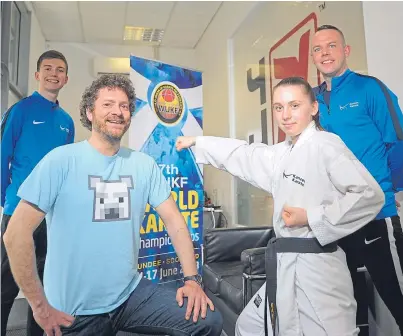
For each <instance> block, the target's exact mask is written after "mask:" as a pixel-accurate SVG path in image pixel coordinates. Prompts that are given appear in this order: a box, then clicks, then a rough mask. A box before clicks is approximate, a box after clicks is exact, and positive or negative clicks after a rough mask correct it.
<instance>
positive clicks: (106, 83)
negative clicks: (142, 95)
mask: <svg viewBox="0 0 403 336" xmlns="http://www.w3.org/2000/svg"><path fill="white" fill-rule="evenodd" d="M104 88H108V89H120V90H122V91H123V92H124V93H126V95H127V98H128V100H129V110H130V115H131V116H133V113H134V109H135V101H136V93H135V91H134V86H133V83H132V81H131V80H130V79H129V78H127V77H126V76H124V75H117V74H106V75H102V76H100V77H98V78H97V79H96V80H94V81H93V82H92V83H91V85H90V86H88V87H87V88H86V89H85V91H84V93H83V96H82V98H81V102H80V120H81V123H82V125H83V126H84V127H85V128H87V129H89V130H90V131H91V130H92V123H91V121H90V120H89V119H88V117H87V110H89V111H91V112H92V111H94V107H95V101H96V100H97V98H98V94H99V90H101V89H104Z"/></svg>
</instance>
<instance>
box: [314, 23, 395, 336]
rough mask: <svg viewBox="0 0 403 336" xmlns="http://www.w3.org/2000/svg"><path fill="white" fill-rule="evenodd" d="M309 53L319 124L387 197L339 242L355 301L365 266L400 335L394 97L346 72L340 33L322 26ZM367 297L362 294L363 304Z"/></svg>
mask: <svg viewBox="0 0 403 336" xmlns="http://www.w3.org/2000/svg"><path fill="white" fill-rule="evenodd" d="M311 52H312V59H313V62H314V64H315V66H316V67H317V69H318V70H319V71H320V72H321V73H322V75H323V77H324V79H325V81H324V82H323V83H322V84H321V85H320V86H319V87H317V88H315V92H316V95H317V99H318V102H319V111H320V122H321V125H322V126H323V127H324V129H326V130H327V131H330V132H333V133H335V134H337V135H339V136H340V137H341V139H342V140H343V141H344V142H345V143H346V145H347V146H348V147H349V148H350V150H351V151H352V152H353V153H354V154H355V156H356V157H357V158H358V159H359V160H360V161H361V162H362V163H363V164H364V165H365V167H366V168H367V169H368V171H369V172H370V173H371V174H372V175H373V177H374V178H375V179H376V181H377V182H378V183H379V185H380V186H381V188H382V189H383V191H384V193H385V198H386V201H385V205H384V207H383V209H382V210H381V212H380V213H379V214H378V216H377V217H376V219H375V220H373V221H372V222H370V223H368V224H367V225H366V226H364V227H363V228H362V229H361V230H359V231H358V232H356V233H354V234H352V235H350V236H348V237H346V238H345V239H343V240H341V241H340V242H339V245H340V246H341V247H342V248H343V249H344V251H345V252H346V257H347V263H348V265H349V268H350V272H351V275H352V278H353V283H354V290H355V294H356V298H357V301H358V302H359V301H360V295H359V294H358V293H359V291H360V290H361V291H363V288H362V287H361V286H365V284H364V285H363V284H360V283H359V277H357V276H358V274H357V268H358V267H359V266H362V265H365V267H366V268H367V270H368V272H369V274H370V276H371V278H372V281H373V283H374V285H375V287H376V289H377V291H378V292H379V295H380V296H381V298H382V300H383V301H384V302H385V304H386V306H387V307H388V309H389V310H390V312H391V313H392V315H393V317H394V318H395V320H396V322H397V324H398V326H399V328H400V331H401V333H402V335H403V309H402V307H403V295H402V291H401V289H400V286H399V282H398V277H400V276H401V272H402V261H403V234H402V227H401V225H400V219H399V217H398V213H397V207H396V201H395V191H396V190H395V189H394V186H393V183H392V174H391V169H390V167H389V165H388V156H389V153H390V149H391V148H394V146H395V145H396V144H398V134H399V132H401V129H399V127H401V125H403V114H402V111H401V110H400V108H399V105H398V101H397V97H396V95H395V94H393V93H392V92H391V91H390V90H389V89H388V88H387V87H386V86H385V85H384V84H383V83H382V82H380V81H379V80H378V79H376V78H373V77H370V76H364V75H360V74H358V73H355V72H353V71H351V70H350V69H348V66H347V62H346V59H347V57H348V55H349V53H350V47H349V46H348V45H346V43H345V40H344V36H343V33H342V32H341V31H340V30H339V29H337V28H336V27H333V26H328V25H326V26H322V27H320V28H319V29H318V31H317V32H316V33H315V36H314V38H313V41H312V50H311ZM396 120H397V121H398V123H396ZM399 125H400V126H399ZM402 155H403V154H402ZM399 169H401V168H399ZM395 174H396V172H395ZM398 174H399V173H398ZM400 174H403V171H401V172H400ZM396 250H397V253H396ZM399 259H400V263H399ZM360 287H361V288H360ZM365 296H366V293H365V289H364V300H365ZM365 309H366V308H365Z"/></svg>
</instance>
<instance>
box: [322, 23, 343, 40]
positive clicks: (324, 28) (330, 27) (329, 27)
mask: <svg viewBox="0 0 403 336" xmlns="http://www.w3.org/2000/svg"><path fill="white" fill-rule="evenodd" d="M328 29H330V30H335V31H337V32H338V33H339V34H340V35H341V38H342V39H343V43H346V39H345V38H344V34H343V32H342V31H341V30H340V29H339V28H337V27H335V26H332V25H322V26H320V27H319V28H318V30H317V31H321V30H328Z"/></svg>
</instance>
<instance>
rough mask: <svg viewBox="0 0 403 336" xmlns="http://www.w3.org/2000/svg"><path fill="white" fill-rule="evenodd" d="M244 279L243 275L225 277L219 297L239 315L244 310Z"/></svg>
mask: <svg viewBox="0 0 403 336" xmlns="http://www.w3.org/2000/svg"><path fill="white" fill-rule="evenodd" d="M242 279H243V278H242V273H240V274H236V275H228V276H223V277H222V280H221V282H220V285H219V296H220V297H221V298H222V299H223V301H224V302H226V303H227V304H228V306H229V307H231V309H233V310H234V312H235V313H237V314H240V313H241V312H242V309H243V296H242V291H243V286H242Z"/></svg>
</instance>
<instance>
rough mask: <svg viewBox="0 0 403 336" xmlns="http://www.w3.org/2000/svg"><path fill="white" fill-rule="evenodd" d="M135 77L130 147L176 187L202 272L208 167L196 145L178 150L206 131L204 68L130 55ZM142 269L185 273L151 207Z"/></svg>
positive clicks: (161, 276) (156, 274)
mask: <svg viewBox="0 0 403 336" xmlns="http://www.w3.org/2000/svg"><path fill="white" fill-rule="evenodd" d="M130 66H131V73H130V78H131V80H132V82H133V84H134V87H135V90H136V111H135V113H134V116H133V119H132V123H131V126H130V130H129V146H130V147H131V148H132V149H135V150H138V151H141V152H144V153H146V154H148V155H150V156H151V157H153V158H154V159H155V161H156V162H157V164H158V166H159V167H160V169H161V171H162V172H163V174H164V176H165V178H166V180H167V182H168V183H169V185H170V187H171V189H172V196H173V197H174V199H175V201H176V203H177V205H178V208H179V210H180V212H181V214H182V215H183V217H184V219H185V221H186V223H187V225H188V228H189V231H190V235H191V238H192V241H193V246H194V252H195V257H196V262H197V267H198V271H199V273H201V267H202V256H201V247H202V244H203V235H202V232H203V204H204V199H203V171H202V168H201V167H200V166H199V165H197V163H196V162H195V157H194V153H193V151H192V150H193V149H188V150H183V151H181V152H177V151H176V149H175V142H176V139H177V137H178V136H181V135H192V136H198V135H202V132H203V106H202V101H203V96H202V76H201V72H199V71H194V70H189V69H184V68H181V67H178V66H174V65H170V64H166V63H161V62H157V61H154V60H149V59H144V58H140V57H136V56H131V57H130ZM138 269H139V272H141V273H142V274H143V276H145V277H147V278H148V279H150V280H152V281H153V282H156V283H166V282H170V281H176V280H178V279H180V278H182V277H183V274H182V268H181V265H180V262H179V258H178V257H177V255H176V253H175V249H174V246H173V244H172V241H171V239H170V237H169V235H168V233H167V231H166V228H165V226H164V223H163V222H162V220H161V219H160V218H159V216H158V214H157V212H156V211H155V209H153V208H152V207H151V206H150V205H147V208H146V214H145V217H144V220H143V224H142V227H141V230H140V253H139V266H138Z"/></svg>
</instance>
